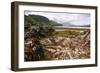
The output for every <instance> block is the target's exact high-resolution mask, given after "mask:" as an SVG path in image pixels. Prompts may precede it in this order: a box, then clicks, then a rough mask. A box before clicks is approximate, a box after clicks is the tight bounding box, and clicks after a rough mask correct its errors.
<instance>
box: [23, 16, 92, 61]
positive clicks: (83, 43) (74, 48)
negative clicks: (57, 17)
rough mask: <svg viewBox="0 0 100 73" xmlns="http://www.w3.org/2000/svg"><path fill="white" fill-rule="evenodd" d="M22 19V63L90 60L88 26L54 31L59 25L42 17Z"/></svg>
mask: <svg viewBox="0 0 100 73" xmlns="http://www.w3.org/2000/svg"><path fill="white" fill-rule="evenodd" d="M24 17H25V19H24V20H25V26H24V29H25V30H24V61H26V62H27V61H48V60H49V61H50V60H70V59H89V58H90V26H89V27H83V26H82V27H81V28H79V27H71V28H69V27H68V28H67V26H66V28H56V26H58V27H62V25H61V24H59V23H57V22H55V21H51V20H49V19H48V18H46V17H44V16H40V15H29V16H26V15H24ZM63 27H64V26H63Z"/></svg>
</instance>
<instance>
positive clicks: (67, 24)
mask: <svg viewBox="0 0 100 73" xmlns="http://www.w3.org/2000/svg"><path fill="white" fill-rule="evenodd" d="M62 24H63V26H68V27H90V25H89V24H87V25H74V24H71V23H69V22H65V23H62Z"/></svg>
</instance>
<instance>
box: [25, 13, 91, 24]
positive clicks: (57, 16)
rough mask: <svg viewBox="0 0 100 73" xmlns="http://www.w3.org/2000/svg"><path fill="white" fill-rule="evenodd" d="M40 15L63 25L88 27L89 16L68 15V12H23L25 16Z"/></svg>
mask: <svg viewBox="0 0 100 73" xmlns="http://www.w3.org/2000/svg"><path fill="white" fill-rule="evenodd" d="M33 14H34V15H42V16H45V17H47V18H48V19H50V20H53V21H56V22H58V23H61V24H63V25H69V24H71V25H90V14H86V13H68V12H63V13H61V12H59V13H57V12H42V11H41V12H36V11H25V15H33Z"/></svg>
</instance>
